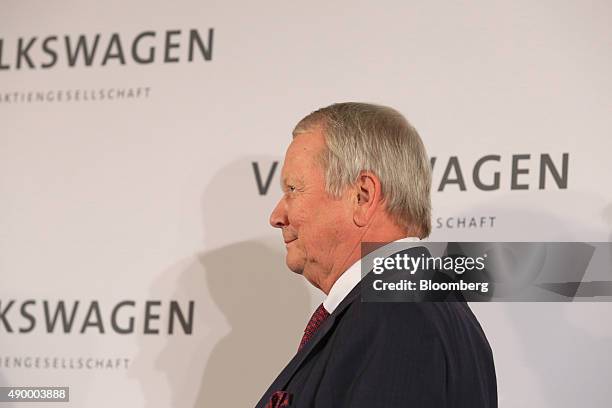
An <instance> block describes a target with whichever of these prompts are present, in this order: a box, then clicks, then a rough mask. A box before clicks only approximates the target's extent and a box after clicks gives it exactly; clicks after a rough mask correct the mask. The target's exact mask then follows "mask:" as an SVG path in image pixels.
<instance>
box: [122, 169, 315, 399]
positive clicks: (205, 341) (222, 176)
mask: <svg viewBox="0 0 612 408" xmlns="http://www.w3.org/2000/svg"><path fill="white" fill-rule="evenodd" d="M254 160H257V159H252V158H248V159H244V160H240V161H237V162H234V163H232V164H230V165H228V166H226V167H224V168H223V169H221V170H220V171H219V172H218V173H217V174H216V175H215V176H214V177H213V179H212V180H211V182H210V184H209V185H208V186H207V188H206V189H205V191H204V194H203V195H202V202H201V204H202V220H203V232H204V234H203V235H204V243H203V245H202V247H203V248H211V249H210V250H205V251H201V252H199V253H196V254H194V255H193V256H191V257H188V258H185V259H183V260H180V261H177V262H176V263H175V264H174V265H172V266H170V267H169V268H166V269H165V270H164V271H163V272H161V273H160V275H159V276H158V277H157V278H156V279H155V281H154V282H153V283H152V284H151V286H150V289H149V294H148V298H150V299H168V298H171V299H174V300H178V301H179V302H180V303H181V304H182V305H186V304H187V302H188V300H190V299H193V300H195V301H196V303H195V304H196V306H195V310H194V315H195V320H196V322H195V331H194V333H193V334H192V335H190V336H187V335H173V336H168V337H162V336H156V337H157V338H152V337H148V338H147V337H145V336H143V337H141V338H139V339H138V341H139V345H138V355H137V356H136V357H135V359H134V362H133V364H132V367H131V369H130V371H131V377H133V378H137V379H138V381H139V382H140V385H141V388H142V390H143V396H144V398H145V400H146V401H145V406H147V407H152V406H162V405H163V404H164V401H163V397H165V396H166V395H164V394H163V392H164V390H166V389H167V388H169V393H170V394H169V395H167V398H168V401H169V403H170V406H172V407H193V408H207V407H219V406H224V407H225V406H227V407H249V406H254V405H255V404H256V403H257V401H258V400H259V398H260V397H261V395H262V394H263V393H264V392H265V391H266V389H267V387H268V386H269V385H270V383H271V382H272V381H273V380H274V378H275V377H276V375H277V374H278V373H279V372H280V370H281V369H282V368H283V367H284V366H285V364H286V363H287V362H288V361H289V360H290V359H291V357H292V356H293V355H294V354H295V352H296V351H297V346H298V344H299V341H300V338H301V336H302V333H303V329H304V325H305V324H306V322H307V320H308V317H309V316H310V313H311V312H312V310H311V298H310V294H309V290H308V287H307V283H306V282H305V281H304V279H303V278H302V277H301V276H297V275H295V274H294V273H292V272H291V271H289V270H288V269H287V267H286V265H285V249H284V246H283V242H282V237H281V234H280V232H279V231H274V230H273V229H272V227H270V226H269V225H268V217H269V215H270V212H271V211H272V209H273V206H274V204H275V203H276V199H277V198H278V195H277V194H275V193H274V194H270V196H260V195H259V194H258V190H257V185H256V183H255V180H252V181H251V180H248V178H250V177H253V166H252V162H253V161H254ZM272 160H278V159H277V158H276V159H271V158H268V157H266V158H263V159H261V158H260V159H259V161H261V162H265V163H270V162H271V161H272ZM277 176H278V174H277ZM277 181H278V180H277ZM249 182H251V185H252V191H245V189H246V186H249ZM237 186H238V187H237ZM271 190H273V189H272V188H271ZM260 231H266V232H269V234H268V235H267V236H262V235H260V234H258V232H260ZM213 248H214V249H213ZM185 308H186V306H185ZM160 387H161V391H160ZM194 390H196V395H195V400H194V394H193V393H194ZM156 398H157V399H156Z"/></svg>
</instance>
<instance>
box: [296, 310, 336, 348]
mask: <svg viewBox="0 0 612 408" xmlns="http://www.w3.org/2000/svg"><path fill="white" fill-rule="evenodd" d="M328 316H329V312H328V311H327V310H325V308H324V307H323V303H321V304H320V305H319V307H317V310H315V311H314V313H313V314H312V316H311V317H310V320H309V321H308V324H307V325H306V328H305V329H304V336H302V341H301V342H300V347H299V348H298V351H300V350H301V349H302V347H304V345H305V344H306V343H308V341H309V340H310V339H311V338H312V336H314V334H315V332H316V331H317V329H318V328H319V326H321V324H322V323H323V321H325V319H327V317H328Z"/></svg>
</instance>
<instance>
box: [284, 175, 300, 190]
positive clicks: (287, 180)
mask: <svg viewBox="0 0 612 408" xmlns="http://www.w3.org/2000/svg"><path fill="white" fill-rule="evenodd" d="M290 184H298V185H304V178H303V177H302V176H295V177H291V176H290V177H287V176H285V177H283V178H282V179H281V188H285V187H287V186H288V185H290Z"/></svg>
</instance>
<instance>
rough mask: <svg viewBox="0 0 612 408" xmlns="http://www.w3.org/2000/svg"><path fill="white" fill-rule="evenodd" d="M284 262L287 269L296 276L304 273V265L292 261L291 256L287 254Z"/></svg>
mask: <svg viewBox="0 0 612 408" xmlns="http://www.w3.org/2000/svg"><path fill="white" fill-rule="evenodd" d="M285 262H286V263H287V268H289V270H291V271H292V272H294V273H297V274H298V275H301V274H303V273H304V263H303V262H301V261H300V260H297V259H292V257H291V255H289V254H287V257H286V258H285Z"/></svg>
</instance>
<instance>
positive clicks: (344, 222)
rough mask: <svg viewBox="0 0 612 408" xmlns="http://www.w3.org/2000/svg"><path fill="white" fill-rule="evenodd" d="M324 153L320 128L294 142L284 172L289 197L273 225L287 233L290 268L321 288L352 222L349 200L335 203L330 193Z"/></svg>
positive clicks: (283, 200)
mask: <svg viewBox="0 0 612 408" xmlns="http://www.w3.org/2000/svg"><path fill="white" fill-rule="evenodd" d="M324 149H325V139H324V136H323V133H322V131H321V130H320V129H318V128H315V129H314V130H312V131H311V132H308V133H303V134H299V135H297V136H296V137H295V138H294V139H293V141H292V142H291V144H290V145H289V148H288V149H287V153H286V155H285V162H284V164H283V169H282V173H281V178H282V188H283V192H284V194H283V197H282V198H281V199H280V201H279V202H278V204H277V205H276V207H275V208H274V211H273V212H272V214H271V216H270V224H271V225H272V226H273V227H276V228H281V229H282V233H283V239H284V241H285V244H286V247H287V257H286V261H287V266H288V267H289V269H291V270H292V271H294V272H296V273H301V274H303V275H304V277H306V279H308V280H309V281H310V282H311V283H313V284H314V285H315V286H317V287H318V286H319V285H318V284H317V281H318V277H319V276H321V275H322V274H323V275H324V274H325V273H326V272H329V271H330V270H331V269H332V267H333V266H334V262H337V261H338V259H339V258H338V255H339V254H338V253H337V252H338V251H337V247H338V244H339V243H340V242H342V239H343V237H345V236H346V231H348V228H349V226H350V222H351V220H352V212H351V205H350V204H351V202H350V199H349V196H348V195H343V196H342V197H341V198H340V199H333V198H332V197H330V196H329V195H328V194H327V192H326V191H325V175H324V172H323V168H322V165H321V163H320V160H319V157H320V154H321V152H323V151H324Z"/></svg>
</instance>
